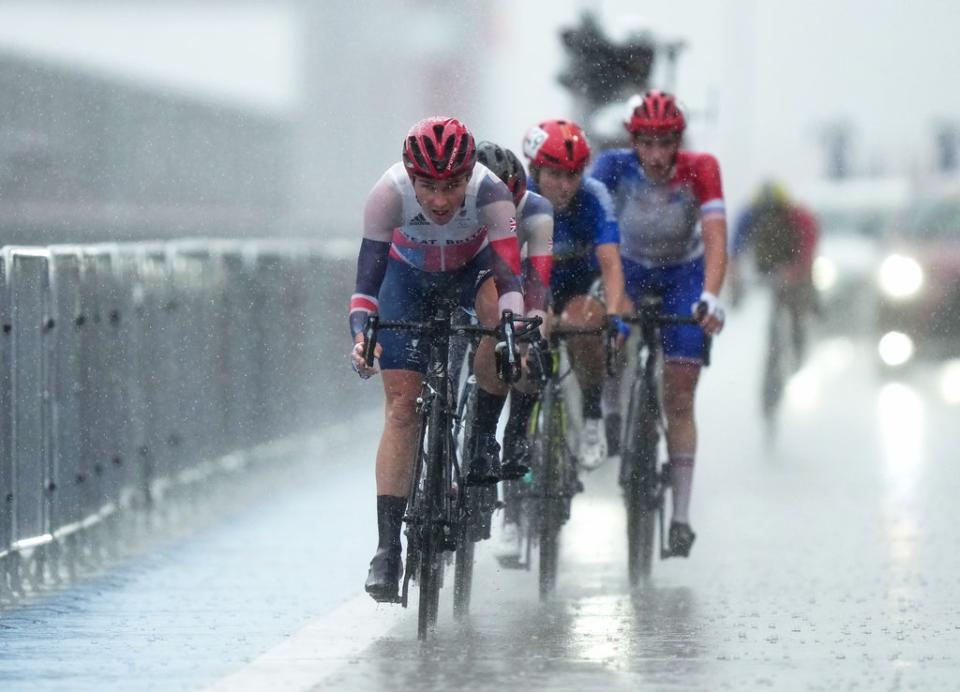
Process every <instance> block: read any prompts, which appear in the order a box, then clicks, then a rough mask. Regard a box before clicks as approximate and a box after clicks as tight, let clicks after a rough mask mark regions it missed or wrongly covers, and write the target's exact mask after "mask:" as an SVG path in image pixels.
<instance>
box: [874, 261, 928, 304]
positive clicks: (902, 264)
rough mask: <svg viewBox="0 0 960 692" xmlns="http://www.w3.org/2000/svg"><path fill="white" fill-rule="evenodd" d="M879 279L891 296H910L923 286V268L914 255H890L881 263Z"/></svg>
mask: <svg viewBox="0 0 960 692" xmlns="http://www.w3.org/2000/svg"><path fill="white" fill-rule="evenodd" d="M879 279H880V288H881V290H882V291H883V292H884V293H885V294H887V296H889V297H890V298H910V297H912V296H914V295H916V293H917V292H918V291H919V290H920V287H921V286H923V268H922V267H921V266H920V264H919V263H918V262H917V260H915V259H913V258H912V257H907V256H906V255H890V256H889V257H887V258H886V259H885V260H883V263H881V265H880V274H879Z"/></svg>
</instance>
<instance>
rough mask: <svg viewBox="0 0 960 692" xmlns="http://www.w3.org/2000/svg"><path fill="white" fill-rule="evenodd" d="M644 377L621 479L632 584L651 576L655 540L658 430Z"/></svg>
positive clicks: (630, 418)
mask: <svg viewBox="0 0 960 692" xmlns="http://www.w3.org/2000/svg"><path fill="white" fill-rule="evenodd" d="M651 396H652V393H650V392H648V388H647V384H646V382H645V381H644V380H643V378H641V379H639V380H637V381H636V382H635V383H634V384H633V390H632V394H631V397H630V405H629V409H628V412H627V426H626V430H625V433H624V449H623V457H622V461H621V463H622V465H623V466H622V468H621V475H620V481H621V484H622V485H623V491H624V501H625V504H626V511H627V574H628V577H629V580H630V586H631V587H633V586H636V585H637V584H638V583H640V581H641V580H646V579H649V578H650V574H651V572H652V570H653V554H654V546H655V544H656V528H657V512H658V505H659V502H660V498H659V496H658V494H657V442H658V441H659V433H658V432H657V419H656V411H655V409H653V408H651V405H650V397H651Z"/></svg>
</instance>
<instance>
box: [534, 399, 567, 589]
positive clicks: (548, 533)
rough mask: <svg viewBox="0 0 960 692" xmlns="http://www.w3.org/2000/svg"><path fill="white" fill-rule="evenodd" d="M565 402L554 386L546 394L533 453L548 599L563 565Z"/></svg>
mask: <svg viewBox="0 0 960 692" xmlns="http://www.w3.org/2000/svg"><path fill="white" fill-rule="evenodd" d="M562 406H563V402H562V401H561V399H560V398H559V397H558V396H557V392H556V390H555V389H554V388H553V386H549V387H547V389H546V390H545V391H544V393H543V398H542V402H541V407H540V415H539V418H538V424H537V427H536V431H535V435H534V443H533V450H534V454H536V455H537V456H538V458H537V459H536V460H535V463H534V468H535V469H537V472H538V477H535V479H534V482H535V484H536V488H537V492H536V496H537V503H536V504H537V507H536V513H537V518H536V522H537V536H538V540H539V547H540V579H539V583H540V598H541V600H544V599H547V598H549V597H550V596H551V595H552V594H553V592H554V590H555V589H556V585H557V571H558V568H559V562H560V529H561V527H562V526H563V523H564V521H565V519H566V502H568V501H569V498H568V497H566V480H567V479H566V471H567V470H566V469H565V468H564V466H563V465H564V462H565V461H569V457H568V456H567V455H566V444H567V441H566V438H565V436H564V429H565V426H564V420H563V410H562Z"/></svg>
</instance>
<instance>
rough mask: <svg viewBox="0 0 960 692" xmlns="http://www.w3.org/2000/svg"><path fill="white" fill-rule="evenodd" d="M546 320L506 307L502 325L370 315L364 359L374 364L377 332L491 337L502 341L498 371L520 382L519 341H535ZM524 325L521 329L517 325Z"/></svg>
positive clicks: (370, 365) (498, 347)
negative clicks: (386, 319) (407, 319)
mask: <svg viewBox="0 0 960 692" xmlns="http://www.w3.org/2000/svg"><path fill="white" fill-rule="evenodd" d="M542 323H543V319H542V318H540V317H518V316H516V315H514V314H513V312H512V311H510V310H504V311H503V312H502V313H501V315H500V324H498V325H497V326H496V327H495V328H492V329H491V328H488V327H482V326H477V325H471V324H463V325H451V324H450V320H449V318H448V319H446V320H444V321H443V322H442V324H441V325H438V324H437V323H436V322H402V321H381V320H380V316H379V315H376V314H371V315H368V316H367V324H366V326H365V327H364V330H363V359H364V362H366V364H367V366H368V367H372V366H373V360H374V357H375V355H376V349H377V334H378V333H379V332H380V331H381V330H383V329H387V330H391V331H411V332H419V333H420V334H423V335H425V336H429V335H437V334H439V333H445V334H446V336H448V337H450V336H467V335H475V336H491V337H494V338H496V339H498V340H499V341H500V343H498V344H497V347H496V351H497V354H498V358H497V374H498V376H500V378H501V379H503V380H504V381H506V382H510V383H513V382H516V381H517V380H518V379H520V360H519V356H518V354H517V346H516V345H517V344H518V343H523V342H532V341H534V340H535V339H536V338H537V337H536V336H534V334H536V335H539V327H540V325H541V324H542ZM518 324H519V325H522V326H520V327H519V328H517V326H516V325H518ZM503 350H506V352H507V356H506V359H505V360H503V361H502V362H501V358H502V356H500V355H499V354H500V352H501V351H503Z"/></svg>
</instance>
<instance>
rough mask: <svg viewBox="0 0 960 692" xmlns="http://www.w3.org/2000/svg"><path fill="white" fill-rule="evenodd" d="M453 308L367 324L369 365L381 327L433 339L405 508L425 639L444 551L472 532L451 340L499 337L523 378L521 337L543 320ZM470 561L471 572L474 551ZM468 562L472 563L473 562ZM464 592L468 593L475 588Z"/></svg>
mask: <svg viewBox="0 0 960 692" xmlns="http://www.w3.org/2000/svg"><path fill="white" fill-rule="evenodd" d="M454 314H455V312H454V306H452V305H441V306H440V307H439V308H438V309H437V311H436V313H435V314H434V316H433V317H432V318H431V319H430V321H429V322H399V321H382V320H380V319H379V317H378V316H377V315H370V317H369V318H368V320H367V324H366V327H365V329H364V347H363V348H364V351H363V353H364V359H365V360H366V362H367V364H368V365H370V366H372V365H373V361H374V354H375V352H376V344H377V335H378V333H379V332H380V331H382V330H385V329H386V330H395V331H412V332H415V333H417V334H418V335H419V336H420V338H422V339H427V340H428V342H429V344H430V356H429V360H428V363H429V365H428V367H427V371H426V374H425V376H424V380H423V386H422V389H421V391H420V395H419V396H418V398H417V414H418V416H419V419H420V425H419V433H418V442H417V447H416V450H417V452H416V455H417V458H416V459H415V460H414V475H413V481H412V483H411V487H410V492H409V495H408V497H407V511H406V514H405V515H404V522H405V523H406V531H405V535H406V538H407V551H406V569H405V571H404V576H403V587H402V590H401V593H400V596H399V599H398V600H399V602H400V603H401V604H402V605H403V606H404V607H407V604H408V599H409V592H410V580H411V579H412V578H414V577H415V578H416V581H417V584H418V587H419V592H420V599H419V605H418V621H417V636H418V638H419V639H421V640H423V639H426V638H427V636H428V634H429V632H430V631H431V630H432V629H433V628H434V627H435V626H436V622H437V613H438V610H439V603H440V588H441V587H442V585H443V576H444V566H445V563H446V560H445V556H444V554H445V553H449V552H455V551H457V548H458V545H459V544H460V543H461V541H462V540H463V539H464V537H465V536H466V535H467V532H466V529H465V527H466V526H467V525H468V519H469V517H468V508H469V506H470V498H471V497H472V496H473V493H472V491H469V490H468V486H467V485H466V484H465V483H464V482H463V479H464V478H465V477H466V475H467V472H468V470H469V469H468V468H467V463H468V462H467V461H466V460H467V459H468V458H469V456H468V454H467V453H468V452H469V448H467V447H464V448H463V450H462V451H463V452H464V455H463V457H462V458H458V454H457V444H456V441H455V436H456V434H457V430H458V425H459V421H458V418H457V411H456V405H455V401H454V396H453V391H452V390H453V388H452V387H451V381H450V377H449V367H448V366H449V358H450V339H451V338H452V337H465V336H474V337H477V338H479V337H481V336H491V337H494V338H496V339H497V340H498V344H497V348H496V354H497V375H498V377H500V378H501V379H502V380H503V381H505V382H516V381H517V380H518V379H519V377H520V356H519V353H518V350H517V344H518V343H519V342H520V341H523V340H524V339H527V338H531V336H530V335H531V334H532V333H533V332H535V331H536V330H537V327H538V326H539V324H540V319H539V318H528V319H525V318H520V317H515V316H514V315H513V314H512V313H511V312H510V311H509V310H505V311H504V312H503V313H502V315H501V320H500V324H499V325H498V327H497V328H496V329H487V328H484V327H480V326H475V325H464V324H459V323H456V322H452V321H451V316H452V315H454ZM468 415H470V414H468ZM469 565H470V570H471V572H472V553H471V559H470V561H469ZM461 569H463V570H465V569H466V563H464V564H463V565H462V567H461ZM465 595H466V597H467V598H468V597H469V591H467V592H466V594H465ZM461 597H462V596H461Z"/></svg>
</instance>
